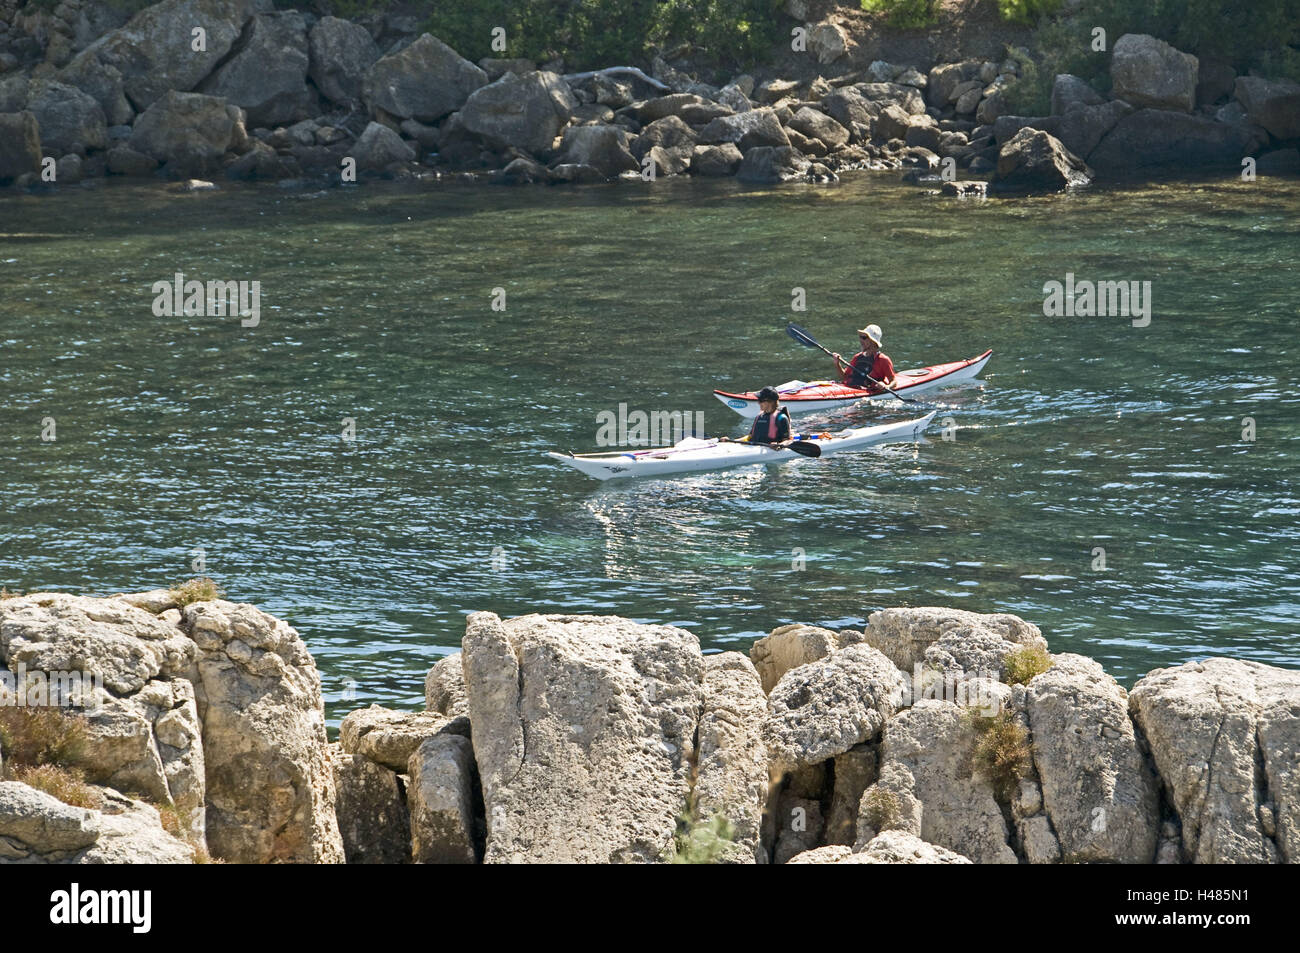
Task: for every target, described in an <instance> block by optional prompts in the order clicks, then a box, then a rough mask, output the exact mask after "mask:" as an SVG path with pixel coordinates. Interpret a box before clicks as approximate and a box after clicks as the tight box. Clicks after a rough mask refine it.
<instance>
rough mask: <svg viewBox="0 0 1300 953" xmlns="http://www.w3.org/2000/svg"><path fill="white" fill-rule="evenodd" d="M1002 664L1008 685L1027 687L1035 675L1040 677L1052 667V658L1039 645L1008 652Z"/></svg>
mask: <svg viewBox="0 0 1300 953" xmlns="http://www.w3.org/2000/svg"><path fill="white" fill-rule="evenodd" d="M1002 664H1003V666H1004V667H1005V668H1006V672H1007V679H1006V681H1007V684H1008V685H1028V684H1029V680H1030V679H1032V678H1033V677H1034V676H1035V675H1042V674H1043V673H1044V672H1046V671H1047V670H1048V669H1049V668H1051V667H1052V656H1051V655H1050V654H1049V653H1048V651H1047V649H1045V648H1043V647H1042V646H1041V645H1026V646H1023V647H1022V648H1018V649H1016V650H1015V651H1014V652H1008V653H1007V654H1006V656H1005V657H1004V658H1003V659H1002Z"/></svg>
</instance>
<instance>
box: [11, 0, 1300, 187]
mask: <svg viewBox="0 0 1300 953" xmlns="http://www.w3.org/2000/svg"><path fill="white" fill-rule="evenodd" d="M791 10H793V11H794V13H797V14H806V9H805V7H804V6H803V5H802V4H798V3H794V4H787V5H786V7H785V11H791ZM774 15H776V16H784V17H787V18H788V19H789V20H790V23H791V25H792V27H798V26H800V25H801V21H800V20H798V19H796V18H795V17H793V16H791V15H790V14H789V12H782V13H778V14H774ZM802 26H803V28H804V29H805V31H806V38H807V45H806V51H805V52H804V55H805V56H806V57H807V58H808V60H809V62H815V63H816V64H817V66H818V69H819V70H820V73H821V75H817V76H815V77H814V78H812V79H801V80H793V79H782V78H780V77H777V76H771V77H766V78H762V77H761V71H760V78H757V79H756V77H755V76H751V75H737V76H734V77H732V78H731V80H730V81H729V82H727V83H725V84H724V85H721V86H716V85H711V84H709V83H706V82H701V81H699V79H698V78H697V77H696V76H694V75H691V74H690V73H688V72H686V71H684V69H682V68H680V66H681V65H683V64H678V65H676V66H675V65H673V64H672V63H669V62H665V61H664V60H662V59H658V58H656V59H655V61H654V63H653V66H652V68H651V69H650V71H649V72H648V73H647V72H644V71H642V70H639V69H634V68H617V67H615V68H611V69H608V70H602V71H593V72H586V73H579V74H566V73H565V72H564V67H563V63H562V62H554V63H547V64H537V63H533V62H529V61H524V60H515V59H484V60H481V61H479V62H478V63H472V62H469V61H468V60H466V59H464V58H463V57H461V56H460V55H459V54H458V53H457V52H456V51H455V50H453V49H451V48H450V47H449V46H447V45H446V44H445V43H443V42H442V41H441V40H439V39H438V38H437V37H435V36H431V35H429V34H427V33H418V32H417V31H418V27H417V25H416V24H415V22H414V21H413V20H412V19H411V18H402V17H387V18H385V17H371V18H368V19H367V20H366V21H365V22H364V24H363V23H362V22H352V21H348V20H344V19H340V18H337V17H330V16H326V17H320V18H317V17H316V16H314V15H312V14H309V13H302V12H298V11H294V10H278V9H276V8H275V7H274V6H273V4H272V2H271V0H163V2H161V3H158V4H156V5H154V6H151V7H147V8H146V9H144V10H142V11H140V12H139V13H137V14H136V15H135V16H134V17H132V18H131V19H130V20H129V21H127V20H125V17H124V16H123V15H121V14H115V13H113V12H112V9H111V8H105V7H103V6H102V5H96V4H91V3H85V2H82V0H63V2H62V3H59V4H58V5H57V6H55V7H53V9H46V8H44V7H42V8H40V9H38V10H35V11H34V12H33V11H32V10H31V9H29V8H27V7H24V8H23V9H22V10H19V9H18V8H17V6H16V3H15V0H0V183H4V182H8V183H13V184H16V185H17V186H18V187H19V188H32V187H59V186H67V185H75V184H77V183H79V182H80V183H86V184H88V185H93V184H94V183H95V182H96V181H97V180H99V179H100V178H101V177H104V176H124V177H137V178H138V177H160V178H168V179H181V180H192V179H196V178H197V179H200V180H204V179H207V178H219V177H227V178H229V179H242V180H281V181H284V180H289V181H311V182H317V181H318V182H322V183H343V182H350V181H355V180H356V178H357V177H365V176H382V177H386V178H390V179H401V180H411V181H436V180H439V179H443V178H452V179H462V178H468V179H471V180H473V179H489V180H491V181H495V182H503V183H569V182H598V181H606V180H609V179H614V178H618V177H631V178H636V179H647V178H649V177H651V176H654V177H659V176H669V175H682V174H691V175H701V176H736V177H737V178H739V179H742V180H746V181H751V182H765V183H771V182H784V181H811V182H828V181H833V180H834V179H835V178H836V176H837V173H839V172H842V171H845V170H849V169H907V170H908V172H907V175H908V176H909V177H910V178H911V179H912V180H914V181H919V182H920V183H921V184H933V185H935V186H937V187H939V188H940V189H941V190H942V191H944V192H947V193H950V194H956V195H973V194H984V193H985V192H986V191H987V190H993V191H1009V192H1025V191H1055V190H1059V189H1063V188H1069V187H1074V186H1077V185H1082V184H1086V183H1088V182H1090V181H1093V180H1094V179H1095V178H1102V179H1105V178H1108V177H1119V176H1126V175H1133V174H1135V173H1136V174H1140V175H1141V174H1147V173H1149V172H1150V171H1151V170H1153V169H1171V168H1172V169H1175V170H1179V171H1187V172H1202V171H1204V170H1213V169H1219V170H1230V171H1237V172H1240V170H1241V168H1242V163H1243V160H1244V159H1247V158H1251V159H1254V160H1255V161H1256V164H1257V171H1258V172H1259V173H1261V174H1271V173H1296V172H1300V151H1297V145H1298V144H1300V85H1297V84H1296V83H1293V82H1290V81H1281V80H1279V81H1274V80H1270V79H1268V78H1265V77H1261V76H1253V75H1252V76H1237V75H1236V74H1235V73H1234V72H1233V71H1232V69H1231V68H1226V67H1223V66H1222V65H1221V64H1213V65H1207V67H1206V68H1205V69H1201V68H1200V64H1199V63H1198V61H1197V59H1196V57H1194V56H1191V55H1189V54H1186V53H1182V52H1179V51H1178V50H1176V49H1174V48H1173V47H1170V46H1169V45H1168V44H1165V43H1163V42H1162V41H1160V40H1158V39H1155V38H1153V37H1149V36H1141V35H1125V36H1123V37H1120V38H1118V39H1117V41H1116V42H1115V44H1114V48H1113V52H1112V54H1111V75H1112V80H1113V95H1112V98H1109V99H1105V98H1103V97H1102V96H1101V95H1100V94H1099V93H1097V92H1096V91H1095V90H1094V89H1093V88H1092V87H1090V86H1089V85H1088V84H1086V83H1084V82H1083V81H1082V80H1080V79H1078V78H1077V77H1072V76H1068V75H1061V76H1057V77H1056V81H1055V85H1054V87H1053V93H1052V108H1051V115H1048V116H1015V115H1008V114H1007V108H1006V97H1005V95H1004V90H1005V88H1006V87H1007V85H1008V84H1009V83H1012V82H1013V81H1014V80H1015V79H1016V78H1017V76H1018V75H1019V74H1020V72H1021V64H1022V62H1024V61H1026V60H1027V59H1028V57H1029V54H1028V52H1027V51H1023V50H1022V51H1018V53H1017V55H1016V56H1015V57H1013V58H1004V59H996V60H993V59H966V60H962V61H960V62H950V63H928V62H914V63H898V64H895V63H888V62H885V61H883V60H876V61H873V62H871V63H870V65H869V66H868V67H867V68H865V69H854V70H847V69H846V66H847V65H848V64H850V63H851V62H852V58H851V57H850V55H849V54H850V52H851V48H852V47H853V40H852V38H851V37H850V36H849V34H848V32H846V30H845V29H844V27H843V26H842V25H840V24H839V23H837V22H836V21H834V20H833V19H827V20H825V21H822V22H818V23H812V22H808V23H802ZM195 31H202V36H203V43H202V44H201V45H202V48H201V49H196V48H195V46H196V41H195V40H194V36H195Z"/></svg>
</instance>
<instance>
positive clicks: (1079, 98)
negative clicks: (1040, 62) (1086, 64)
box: [1052, 73, 1106, 116]
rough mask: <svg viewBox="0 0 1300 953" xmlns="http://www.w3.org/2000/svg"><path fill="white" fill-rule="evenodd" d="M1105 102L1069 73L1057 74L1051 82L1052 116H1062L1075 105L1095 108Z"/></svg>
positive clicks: (1099, 95) (1090, 88) (1083, 82)
mask: <svg viewBox="0 0 1300 953" xmlns="http://www.w3.org/2000/svg"><path fill="white" fill-rule="evenodd" d="M1105 101H1106V100H1105V98H1104V97H1103V96H1102V95H1101V93H1099V92H1097V91H1096V90H1095V89H1093V88H1092V87H1091V86H1089V85H1088V83H1087V82H1086V81H1084V80H1082V79H1080V78H1079V77H1078V76H1072V75H1070V74H1069V73H1058V74H1057V75H1056V78H1055V79H1054V80H1053V81H1052V115H1053V116H1063V115H1065V112H1066V110H1068V109H1069V108H1070V107H1071V106H1074V105H1076V104H1078V105H1080V106H1097V105H1100V104H1101V103H1104V102H1105Z"/></svg>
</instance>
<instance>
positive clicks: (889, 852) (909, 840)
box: [789, 831, 970, 864]
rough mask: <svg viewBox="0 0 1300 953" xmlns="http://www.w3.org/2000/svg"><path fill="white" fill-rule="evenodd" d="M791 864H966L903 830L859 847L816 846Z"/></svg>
mask: <svg viewBox="0 0 1300 953" xmlns="http://www.w3.org/2000/svg"><path fill="white" fill-rule="evenodd" d="M789 863H792V864H969V863H970V861H969V860H968V859H967V858H965V857H963V856H962V855H961V854H958V853H954V852H953V851H950V850H946V849H944V848H943V847H939V846H938V845H936V844H927V843H926V842H925V841H923V840H921V838H919V837H917V836H916V835H915V834H909V833H907V832H906V831H881V833H880V834H878V835H877V836H876V837H874V838H872V840H871V841H870V842H869V843H868V844H867V845H866V846H865V847H863V848H862V849H861V850H859V851H856V852H855V851H854V850H853V849H852V848H850V847H845V846H831V847H818V848H817V849H816V850H809V851H805V852H804V853H802V854H799V855H797V856H796V857H794V858H793V859H791V860H790V861H789Z"/></svg>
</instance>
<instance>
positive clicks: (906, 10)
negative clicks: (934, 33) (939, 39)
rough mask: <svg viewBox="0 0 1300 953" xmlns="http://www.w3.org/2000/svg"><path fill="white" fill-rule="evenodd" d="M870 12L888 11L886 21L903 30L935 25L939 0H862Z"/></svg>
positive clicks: (864, 8) (863, 7)
mask: <svg viewBox="0 0 1300 953" xmlns="http://www.w3.org/2000/svg"><path fill="white" fill-rule="evenodd" d="M862 9H863V10H866V11H867V12H868V13H881V12H884V13H888V16H887V17H886V18H885V22H886V23H888V24H889V25H890V26H893V27H898V28H899V29H903V30H911V29H919V28H921V27H926V26H933V25H934V23H935V22H936V21H937V20H938V18H939V11H938V9H937V0H862Z"/></svg>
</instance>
